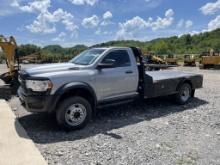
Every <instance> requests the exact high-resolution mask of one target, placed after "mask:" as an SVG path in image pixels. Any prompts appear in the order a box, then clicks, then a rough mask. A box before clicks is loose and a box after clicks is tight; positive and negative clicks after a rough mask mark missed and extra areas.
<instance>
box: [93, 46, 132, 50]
mask: <svg viewBox="0 0 220 165" xmlns="http://www.w3.org/2000/svg"><path fill="white" fill-rule="evenodd" d="M120 48H121V49H128V48H130V47H122V46H110V47H95V48H93V49H120Z"/></svg>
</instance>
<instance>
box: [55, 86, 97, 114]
mask: <svg viewBox="0 0 220 165" xmlns="http://www.w3.org/2000/svg"><path fill="white" fill-rule="evenodd" d="M74 89H85V90H87V91H88V92H89V93H90V94H91V95H92V97H93V99H94V107H93V109H94V110H96V105H97V97H96V93H95V91H94V89H93V88H92V87H91V86H90V85H89V84H87V83H84V82H71V83H68V84H65V85H63V86H61V87H60V88H58V89H57V91H56V92H55V93H54V96H55V99H54V101H55V104H56V106H57V104H58V102H59V101H60V98H61V97H62V96H63V95H64V94H65V93H66V92H68V91H70V90H74ZM56 106H55V107H56Z"/></svg>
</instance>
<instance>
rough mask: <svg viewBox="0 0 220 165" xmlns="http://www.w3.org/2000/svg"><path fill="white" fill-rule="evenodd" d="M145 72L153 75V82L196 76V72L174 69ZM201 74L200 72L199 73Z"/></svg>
mask: <svg viewBox="0 0 220 165" xmlns="http://www.w3.org/2000/svg"><path fill="white" fill-rule="evenodd" d="M145 74H147V75H149V76H151V77H152V78H153V82H155V81H160V80H168V79H169V80H170V79H176V78H182V77H185V78H187V77H190V76H195V74H194V73H187V72H180V71H173V70H164V71H145ZM198 75H199V74H198Z"/></svg>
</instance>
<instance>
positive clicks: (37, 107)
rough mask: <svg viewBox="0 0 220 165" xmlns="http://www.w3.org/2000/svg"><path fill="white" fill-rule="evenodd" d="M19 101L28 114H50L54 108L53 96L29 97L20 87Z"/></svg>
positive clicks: (54, 97)
mask: <svg viewBox="0 0 220 165" xmlns="http://www.w3.org/2000/svg"><path fill="white" fill-rule="evenodd" d="M17 93H18V96H19V99H20V101H21V103H22V105H23V106H24V108H25V109H26V110H27V111H29V112H47V113H51V112H52V111H53V110H54V109H55V107H56V98H57V97H56V96H53V95H45V94H38V95H36V94H35V95H31V94H30V93H29V94H28V95H27V94H25V92H24V90H23V89H22V87H20V88H19V89H18V92H17Z"/></svg>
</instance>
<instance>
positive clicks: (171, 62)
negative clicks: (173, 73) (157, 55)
mask: <svg viewBox="0 0 220 165" xmlns="http://www.w3.org/2000/svg"><path fill="white" fill-rule="evenodd" d="M165 61H166V63H167V64H168V65H178V62H177V61H178V59H177V57H176V56H174V55H173V54H169V55H168V56H167V57H166V58H165Z"/></svg>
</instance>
